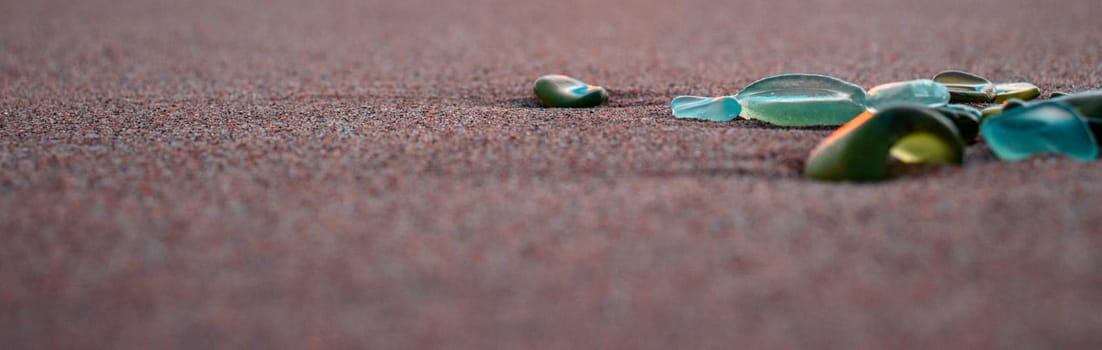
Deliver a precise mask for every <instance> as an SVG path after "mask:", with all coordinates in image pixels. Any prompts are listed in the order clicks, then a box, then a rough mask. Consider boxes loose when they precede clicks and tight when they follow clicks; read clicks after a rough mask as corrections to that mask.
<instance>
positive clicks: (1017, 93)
mask: <svg viewBox="0 0 1102 350" xmlns="http://www.w3.org/2000/svg"><path fill="white" fill-rule="evenodd" d="M1040 96H1041V88H1039V87H1037V86H1036V85H1033V84H1030V83H1000V84H995V100H994V102H995V103H1003V102H1004V101H1006V100H1009V99H1012V98H1016V99H1019V100H1022V101H1029V100H1032V99H1035V98H1037V97H1040Z"/></svg>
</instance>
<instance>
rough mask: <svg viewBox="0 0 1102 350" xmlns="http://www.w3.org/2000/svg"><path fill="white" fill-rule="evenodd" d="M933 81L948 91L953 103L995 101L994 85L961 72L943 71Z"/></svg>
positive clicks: (976, 76) (978, 77)
mask: <svg viewBox="0 0 1102 350" xmlns="http://www.w3.org/2000/svg"><path fill="white" fill-rule="evenodd" d="M934 81H936V82H938V83H941V84H942V85H945V87H946V88H948V89H949V95H950V101H951V102H953V103H962V102H963V103H990V102H991V101H994V100H995V94H996V91H995V84H992V83H991V82H990V81H988V80H987V79H984V78H983V77H981V76H978V75H975V74H972V73H968V72H961V71H955V70H950V71H944V72H941V73H938V74H937V75H935V76H934Z"/></svg>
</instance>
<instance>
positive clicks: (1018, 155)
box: [980, 101, 1098, 161]
mask: <svg viewBox="0 0 1102 350" xmlns="http://www.w3.org/2000/svg"><path fill="white" fill-rule="evenodd" d="M980 133H982V134H983V139H984V141H986V142H987V146H988V147H990V148H991V150H992V151H993V152H995V155H996V156H998V157H999V159H1002V160H1007V161H1016V160H1022V159H1026V158H1029V157H1030V156H1033V155H1035V154H1043V153H1058V154H1063V155H1065V156H1067V157H1069V158H1071V159H1075V160H1079V161H1090V160H1094V159H1095V158H1098V143H1097V142H1096V140H1095V138H1094V135H1093V133H1092V132H1091V131H1090V128H1089V126H1088V125H1087V122H1086V121H1085V120H1084V119H1083V118H1082V117H1081V116H1080V115H1079V114H1078V113H1076V111H1075V110H1074V109H1072V107H1070V106H1069V105H1067V104H1064V103H1060V102H1051V101H1046V102H1040V103H1035V104H1031V105H1027V106H1024V107H1019V108H1014V109H1011V110H1007V111H1005V112H1003V113H1001V114H999V115H995V116H991V117H988V118H987V119H986V120H984V122H983V124H982V125H980Z"/></svg>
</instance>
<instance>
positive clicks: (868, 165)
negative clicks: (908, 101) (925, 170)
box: [804, 106, 964, 181]
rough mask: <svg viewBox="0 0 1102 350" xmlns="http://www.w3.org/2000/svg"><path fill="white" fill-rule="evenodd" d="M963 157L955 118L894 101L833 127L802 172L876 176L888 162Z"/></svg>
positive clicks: (822, 176) (836, 177) (841, 177)
mask: <svg viewBox="0 0 1102 350" xmlns="http://www.w3.org/2000/svg"><path fill="white" fill-rule="evenodd" d="M889 157H890V158H889ZM963 158H964V142H963V141H962V140H961V139H960V135H959V134H958V132H957V128H956V127H955V126H953V122H951V121H949V120H948V119H946V118H945V117H944V116H942V115H941V114H940V113H938V111H936V110H934V109H932V108H927V107H920V106H895V107H888V108H886V109H884V110H882V111H879V112H873V111H866V112H864V113H862V114H861V115H859V116H857V118H854V119H853V120H851V121H850V122H848V123H846V124H845V125H843V126H842V127H841V128H838V130H836V131H834V133H833V134H831V135H830V136H828V137H827V138H826V139H824V140H823V141H822V142H820V143H819V145H818V146H816V147H815V149H814V150H812V151H811V155H810V156H809V157H808V161H807V166H806V167H805V168H804V175H805V176H807V177H810V178H812V179H816V180H826V181H877V180H883V179H886V178H887V177H888V175H889V173H890V168H891V167H890V165H889V163H893V164H895V163H897V164H902V165H916V164H945V163H948V164H960V163H961V161H962V159H963ZM890 159H894V161H890Z"/></svg>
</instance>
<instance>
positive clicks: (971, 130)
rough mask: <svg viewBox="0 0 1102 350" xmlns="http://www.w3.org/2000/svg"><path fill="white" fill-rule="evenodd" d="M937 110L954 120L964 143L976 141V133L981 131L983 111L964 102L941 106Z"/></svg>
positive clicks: (954, 124)
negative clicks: (963, 103)
mask: <svg viewBox="0 0 1102 350" xmlns="http://www.w3.org/2000/svg"><path fill="white" fill-rule="evenodd" d="M937 111H938V113H941V115H942V116H943V117H945V118H946V119H949V121H951V122H953V126H956V127H957V132H958V134H960V138H961V140H964V143H966V144H969V145H971V144H974V143H976V135H979V133H980V120H982V119H983V112H980V110H978V109H975V108H973V107H972V106H968V105H962V104H949V105H945V106H941V107H938V108H937Z"/></svg>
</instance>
